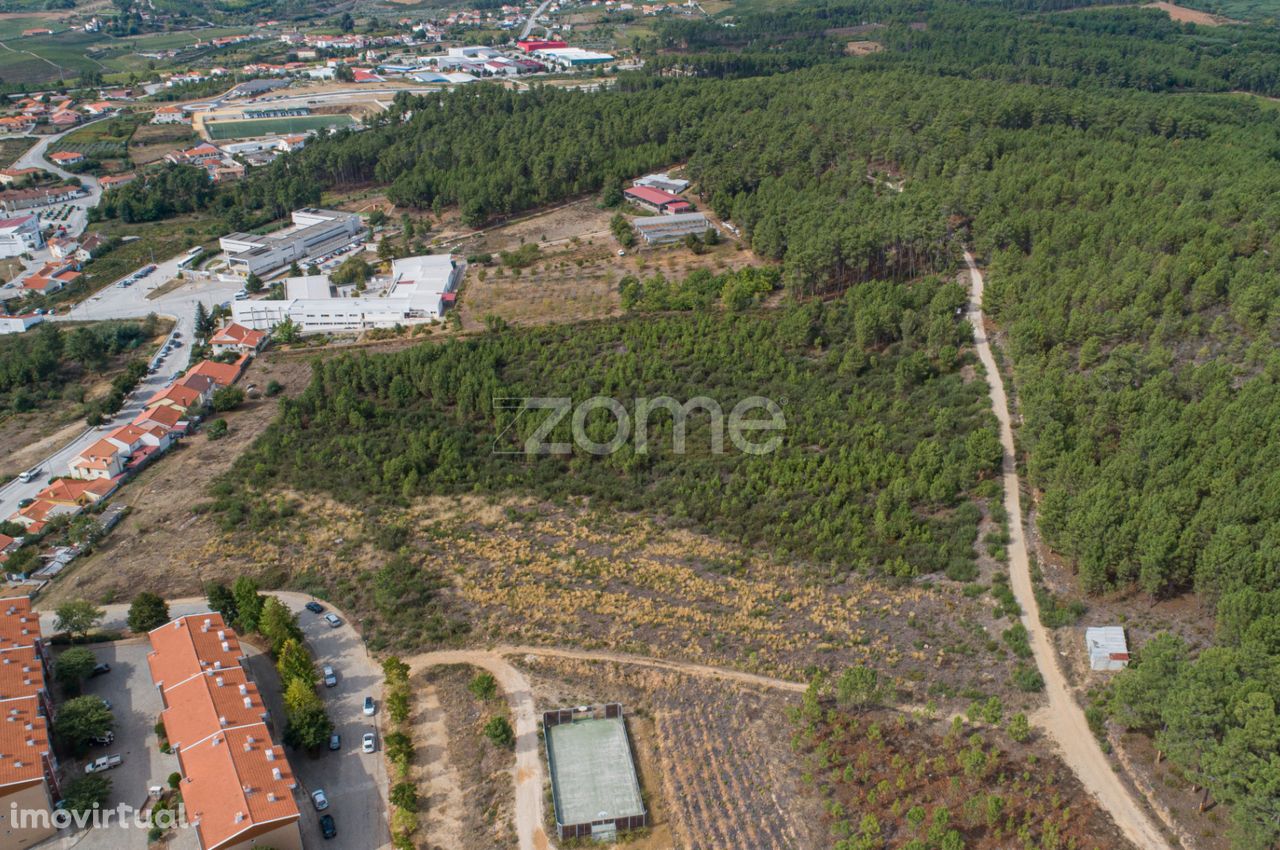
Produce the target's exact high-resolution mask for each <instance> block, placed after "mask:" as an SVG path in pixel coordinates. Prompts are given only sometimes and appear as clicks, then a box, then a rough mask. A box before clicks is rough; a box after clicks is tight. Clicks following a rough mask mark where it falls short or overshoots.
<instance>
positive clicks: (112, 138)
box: [49, 113, 147, 160]
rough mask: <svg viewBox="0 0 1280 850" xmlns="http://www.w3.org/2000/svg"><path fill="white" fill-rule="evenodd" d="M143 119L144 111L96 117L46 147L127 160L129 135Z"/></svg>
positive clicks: (100, 157) (98, 157)
mask: <svg viewBox="0 0 1280 850" xmlns="http://www.w3.org/2000/svg"><path fill="white" fill-rule="evenodd" d="M146 120H147V116H146V115H145V114H141V113H126V114H124V115H121V116H119V117H116V118H109V119H107V120H106V121H98V122H95V123H93V124H89V125H88V126H86V127H82V128H80V129H79V130H75V131H73V132H71V133H68V134H67V135H65V136H63V137H62V138H61V139H59V140H58V141H56V142H54V143H53V144H51V145H50V146H49V151H50V152H51V153H52V152H54V151H75V152H77V153H82V154H84V155H85V156H87V157H90V158H91V159H97V160H109V159H114V160H127V159H128V156H129V150H128V148H129V139H130V138H132V137H133V133H134V131H135V130H136V129H137V128H138V127H139V126H140V125H141V124H143V123H144V122H145V121H146Z"/></svg>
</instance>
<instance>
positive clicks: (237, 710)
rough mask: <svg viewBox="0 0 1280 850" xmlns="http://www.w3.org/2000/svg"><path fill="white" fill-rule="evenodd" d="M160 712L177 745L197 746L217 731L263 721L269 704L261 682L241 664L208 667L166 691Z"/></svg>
mask: <svg viewBox="0 0 1280 850" xmlns="http://www.w3.org/2000/svg"><path fill="white" fill-rule="evenodd" d="M164 701H165V705H166V706H167V708H165V710H164V711H162V712H160V719H161V720H163V721H164V730H165V735H166V737H168V739H169V743H170V744H172V745H173V747H174V748H175V749H179V748H183V747H191V746H194V745H196V744H198V743H200V742H201V741H203V740H204V739H205V738H208V737H209V736H210V735H212V734H213V733H214V732H218V731H221V730H222V729H231V728H234V727H237V726H250V725H253V724H255V723H261V722H262V721H263V719H264V715H265V714H266V713H267V707H266V705H265V704H264V703H263V701H262V695H261V694H259V693H258V686H257V685H255V684H254V683H253V682H251V681H249V677H248V676H246V675H245V672H244V670H243V669H242V668H240V667H233V668H231V669H229V670H219V671H212V670H210V671H207V672H205V673H204V674H203V675H200V676H192V677H191V678H190V679H187V680H186V681H185V682H182V683H180V684H177V685H174V686H173V687H171V688H168V689H166V690H165V692H164Z"/></svg>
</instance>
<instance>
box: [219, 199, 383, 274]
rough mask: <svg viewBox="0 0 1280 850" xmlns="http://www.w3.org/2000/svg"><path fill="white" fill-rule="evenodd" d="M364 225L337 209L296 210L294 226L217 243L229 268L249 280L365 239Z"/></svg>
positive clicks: (236, 235) (356, 216)
mask: <svg viewBox="0 0 1280 850" xmlns="http://www.w3.org/2000/svg"><path fill="white" fill-rule="evenodd" d="M364 234H365V226H364V222H363V221H361V220H360V216H358V215H356V214H355V213H346V212H339V211H337V210H317V209H311V208H308V209H301V210H294V213H293V226H291V227H286V228H285V229H284V230H277V231H275V232H274V233H267V234H265V235H262V236H255V235H254V234H252V233H231V234H228V235H226V236H224V237H222V238H221V239H219V240H218V243H219V245H221V247H222V250H223V251H224V252H226V255H227V266H228V268H230V269H231V270H232V271H235V272H239V273H240V274H243V275H245V276H246V277H247V276H248V275H249V273H250V272H253V273H254V274H257V275H262V274H265V273H267V272H272V271H275V270H276V269H279V268H283V267H284V266H287V265H289V264H290V263H293V262H296V263H299V264H305V263H306V262H307V261H309V260H312V259H316V258H319V257H321V256H323V255H325V254H331V253H333V252H334V251H337V250H338V249H340V248H345V247H347V246H348V245H351V244H353V243H356V242H359V241H361V240H362V239H364Z"/></svg>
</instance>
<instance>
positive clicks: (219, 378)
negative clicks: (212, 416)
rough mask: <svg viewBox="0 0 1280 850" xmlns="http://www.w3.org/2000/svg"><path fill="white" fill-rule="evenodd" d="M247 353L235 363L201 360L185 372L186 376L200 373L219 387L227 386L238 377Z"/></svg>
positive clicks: (246, 359) (247, 356)
mask: <svg viewBox="0 0 1280 850" xmlns="http://www.w3.org/2000/svg"><path fill="white" fill-rule="evenodd" d="M248 359H249V355H247V354H246V355H243V356H242V357H241V358H240V359H239V360H237V361H236V362H235V363H218V362H216V361H214V360H201V361H200V362H199V363H197V364H196V365H195V366H193V367H191V369H190V370H189V371H188V372H187V375H186V377H188V378H190V377H192V376H194V375H201V376H203V377H206V378H208V379H209V380H211V381H213V382H214V383H215V384H217V385H218V386H220V387H229V386H231V385H232V384H234V383H235V382H236V380H237V379H238V378H239V377H240V372H241V370H242V369H244V364H245V363H246V362H247V361H248Z"/></svg>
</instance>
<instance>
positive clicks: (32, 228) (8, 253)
mask: <svg viewBox="0 0 1280 850" xmlns="http://www.w3.org/2000/svg"><path fill="white" fill-rule="evenodd" d="M43 247H44V237H43V236H41V235H40V216H38V215H35V214H31V215H20V216H15V217H13V218H0V257H17V256H20V255H22V254H25V253H27V252H28V251H38V250H40V249H41V248H43Z"/></svg>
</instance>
